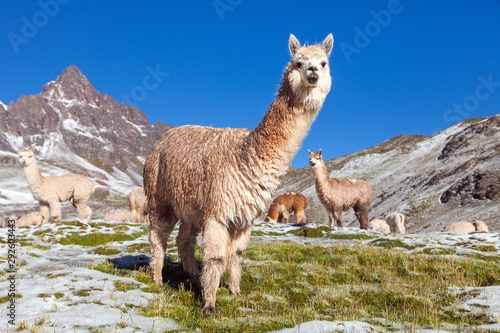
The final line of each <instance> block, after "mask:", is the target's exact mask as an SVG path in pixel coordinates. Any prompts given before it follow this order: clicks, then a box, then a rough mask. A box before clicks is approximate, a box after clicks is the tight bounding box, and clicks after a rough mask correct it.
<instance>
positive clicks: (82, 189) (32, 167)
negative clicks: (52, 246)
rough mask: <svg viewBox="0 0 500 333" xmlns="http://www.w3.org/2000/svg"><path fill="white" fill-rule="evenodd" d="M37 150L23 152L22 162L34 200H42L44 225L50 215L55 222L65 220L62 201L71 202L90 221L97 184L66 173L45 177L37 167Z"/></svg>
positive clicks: (21, 153) (82, 177) (20, 153)
mask: <svg viewBox="0 0 500 333" xmlns="http://www.w3.org/2000/svg"><path fill="white" fill-rule="evenodd" d="M34 152H35V150H34V149H33V148H31V149H20V150H19V161H20V162H21V164H22V166H23V168H24V173H25V175H26V179H27V180H28V185H29V187H30V189H31V193H32V194H33V197H34V198H35V199H36V200H38V202H39V205H40V213H41V214H42V216H43V223H46V222H47V221H48V220H49V218H50V216H51V215H52V219H53V220H54V221H60V220H61V202H64V201H68V200H69V201H70V202H71V203H72V204H73V206H74V207H76V209H77V210H78V215H79V216H80V218H82V219H90V217H91V216H92V209H90V207H89V206H87V201H88V200H89V197H90V195H91V194H92V193H93V192H94V184H93V183H92V182H91V181H90V180H89V179H88V178H87V177H84V176H82V175H76V174H66V175H60V176H46V177H44V176H42V174H41V173H40V170H38V166H37V165H36V161H35V156H34Z"/></svg>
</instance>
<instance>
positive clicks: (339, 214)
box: [330, 210, 344, 228]
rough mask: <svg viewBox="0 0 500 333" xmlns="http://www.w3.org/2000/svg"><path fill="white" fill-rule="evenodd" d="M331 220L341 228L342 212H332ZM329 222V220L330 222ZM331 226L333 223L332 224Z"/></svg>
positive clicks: (342, 224)
mask: <svg viewBox="0 0 500 333" xmlns="http://www.w3.org/2000/svg"><path fill="white" fill-rule="evenodd" d="M333 219H334V220H335V221H336V222H337V226H338V227H340V228H342V227H343V226H344V223H343V222H342V211H339V210H336V211H334V212H333ZM330 222H331V220H330ZM332 225H333V222H332Z"/></svg>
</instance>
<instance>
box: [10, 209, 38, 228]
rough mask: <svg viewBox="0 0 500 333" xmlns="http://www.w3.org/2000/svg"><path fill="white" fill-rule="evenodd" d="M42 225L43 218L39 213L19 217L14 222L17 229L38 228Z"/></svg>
mask: <svg viewBox="0 0 500 333" xmlns="http://www.w3.org/2000/svg"><path fill="white" fill-rule="evenodd" d="M42 223H43V216H42V214H40V213H39V212H33V213H29V214H26V215H23V216H21V217H20V218H19V219H17V220H16V226H17V227H27V226H31V225H34V226H39V225H41V224H42Z"/></svg>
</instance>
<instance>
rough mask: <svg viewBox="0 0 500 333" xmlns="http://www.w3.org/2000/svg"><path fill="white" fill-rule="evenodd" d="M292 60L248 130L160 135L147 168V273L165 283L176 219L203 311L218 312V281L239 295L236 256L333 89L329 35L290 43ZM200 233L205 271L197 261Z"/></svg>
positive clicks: (193, 129) (187, 129)
mask: <svg viewBox="0 0 500 333" xmlns="http://www.w3.org/2000/svg"><path fill="white" fill-rule="evenodd" d="M288 46H289V50H290V53H291V55H292V58H293V59H292V61H291V62H290V63H289V64H288V66H287V67H286V69H285V73H284V75H283V81H282V83H281V85H280V87H279V91H278V93H277V94H276V98H275V100H274V102H273V103H272V104H271V105H270V107H269V110H268V112H267V113H266V115H265V116H264V119H263V120H262V121H261V122H260V124H258V125H257V127H256V128H255V129H254V130H253V131H249V130H247V129H231V128H225V129H219V128H212V127H202V126H190V125H186V126H181V127H176V128H173V129H171V130H169V131H168V132H166V133H165V134H164V136H163V137H162V138H161V139H160V140H159V141H158V142H157V143H156V145H155V146H154V148H153V150H152V151H151V152H150V154H149V156H148V157H147V159H146V163H145V165H144V187H145V190H146V196H147V199H148V207H149V219H150V227H149V242H150V245H151V257H152V259H151V263H150V268H151V271H152V274H153V278H154V281H155V282H156V283H157V284H158V285H160V286H161V285H162V283H163V281H162V268H163V261H164V256H165V248H166V243H167V239H168V237H169V235H170V233H171V232H172V229H173V228H174V226H175V225H176V223H177V222H178V221H180V226H179V234H178V236H177V247H178V250H179V255H180V258H181V262H182V267H183V268H184V270H185V271H186V272H187V274H189V275H190V276H191V278H192V279H193V280H194V281H195V282H196V283H197V285H198V287H199V288H201V292H202V297H203V301H204V305H203V313H204V314H209V313H213V312H214V311H215V301H216V294H217V289H218V287H219V283H220V278H221V275H222V274H223V273H224V271H226V270H227V272H228V285H229V291H230V292H231V293H232V294H239V293H240V280H241V274H242V270H241V264H240V255H241V253H242V252H243V250H244V249H246V247H247V246H248V243H249V241H250V232H251V226H252V223H253V220H254V219H255V217H257V216H259V215H260V214H262V212H263V211H264V209H265V208H266V207H267V205H268V203H269V202H270V201H271V198H272V197H273V195H274V193H275V192H276V190H277V189H278V187H279V186H280V184H281V182H282V180H283V178H284V177H285V175H286V173H287V172H288V170H289V168H290V164H291V161H292V159H293V157H294V156H295V155H296V153H297V151H298V150H299V148H300V145H301V143H302V141H303V140H304V138H305V136H306V135H307V132H308V130H309V128H310V127H311V125H312V123H313V121H314V120H315V118H316V116H317V114H318V112H319V110H320V109H321V107H322V105H323V102H324V100H325V98H326V96H327V94H328V92H329V91H330V87H331V77H330V69H329V65H328V56H329V55H330V53H331V50H332V47H333V36H332V35H331V34H330V35H328V36H327V37H326V38H325V40H324V41H323V42H322V44H319V45H311V46H301V45H300V43H299V42H298V40H297V39H296V38H295V36H293V35H291V36H290V39H289V42H288ZM200 232H202V244H201V245H202V250H203V256H202V263H203V265H202V269H201V272H200V270H199V266H198V263H197V262H196V260H195V256H194V247H195V243H196V236H197V234H199V233H200Z"/></svg>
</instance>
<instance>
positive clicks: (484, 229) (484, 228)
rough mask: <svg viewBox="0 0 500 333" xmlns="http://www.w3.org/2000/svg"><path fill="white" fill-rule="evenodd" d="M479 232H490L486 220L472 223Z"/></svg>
mask: <svg viewBox="0 0 500 333" xmlns="http://www.w3.org/2000/svg"><path fill="white" fill-rule="evenodd" d="M472 224H473V225H474V228H475V229H476V231H477V232H490V230H489V229H488V225H487V224H486V223H485V222H484V221H476V222H473V223H472Z"/></svg>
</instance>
